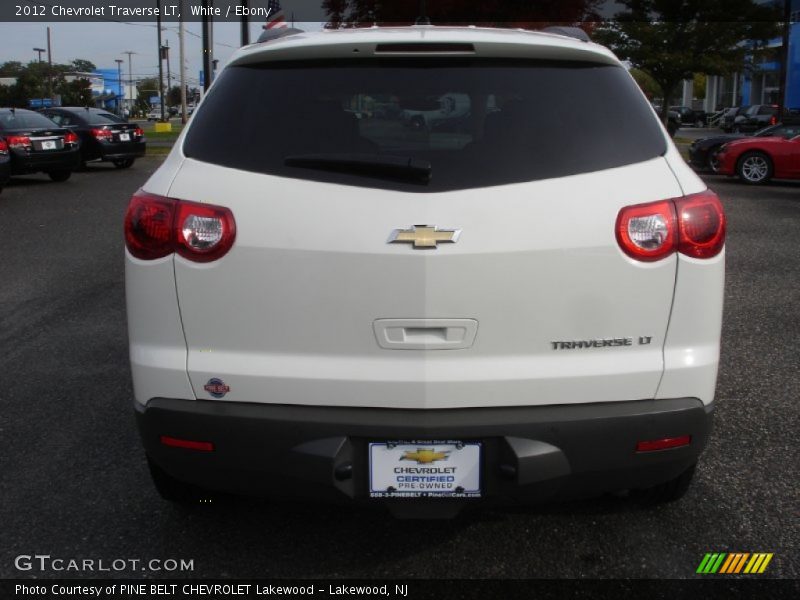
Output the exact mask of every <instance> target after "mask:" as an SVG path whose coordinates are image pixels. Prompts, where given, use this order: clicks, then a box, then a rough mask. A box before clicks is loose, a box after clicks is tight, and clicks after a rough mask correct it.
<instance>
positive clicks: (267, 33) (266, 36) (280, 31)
mask: <svg viewBox="0 0 800 600" xmlns="http://www.w3.org/2000/svg"><path fill="white" fill-rule="evenodd" d="M298 33H305V31H304V30H302V29H297V28H296V27H275V28H273V29H265V30H264V31H262V32H261V35H260V36H258V43H259V44H260V43H261V42H271V41H272V40H277V39H279V38H284V37H287V36H290V35H296V34H298Z"/></svg>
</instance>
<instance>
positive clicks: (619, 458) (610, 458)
mask: <svg viewBox="0 0 800 600" xmlns="http://www.w3.org/2000/svg"><path fill="white" fill-rule="evenodd" d="M711 413H712V407H711V406H704V405H703V404H702V403H701V402H700V401H699V400H697V399H694V398H677V399H670V400H637V401H626V402H611V403H602V404H577V405H556V406H537V407H504V408H470V409H451V410H394V409H373V408H338V407H313V406H288V405H268V404H243V403H235V402H222V401H216V402H215V401H203V400H197V401H195V400H175V399H163V398H156V399H153V400H151V401H150V402H149V403H148V404H147V406H146V407H144V408H143V407H141V406H138V405H137V420H138V424H139V429H140V432H141V435H142V439H143V442H144V445H145V449H146V451H147V453H148V455H149V456H150V457H151V458H152V459H153V460H154V461H155V462H156V463H157V464H158V465H159V466H161V467H162V468H163V469H164V470H165V471H167V472H168V473H169V474H170V475H172V476H173V477H175V478H177V479H180V480H183V481H186V482H188V483H193V484H197V485H200V486H202V487H205V488H208V489H215V490H224V491H231V492H240V493H250V494H263V495H270V496H274V497H304V498H311V499H316V500H322V501H329V502H337V501H349V502H352V501H364V502H370V501H371V502H375V500H370V499H369V497H368V492H367V487H368V484H367V480H368V464H367V446H368V443H369V442H370V441H392V440H415V441H416V440H419V441H425V440H462V441H480V442H481V443H482V447H483V453H482V460H483V464H482V469H481V470H482V481H481V487H482V490H483V497H482V498H481V499H480V500H479V501H480V502H485V503H496V504H515V503H530V502H535V501H537V500H544V499H552V498H554V497H558V498H561V497H576V496H584V495H594V494H598V493H602V492H604V491H612V490H618V489H628V488H638V487H649V486H652V485H656V484H658V483H662V482H665V481H668V480H670V479H672V478H674V477H676V476H677V475H679V474H680V473H681V472H683V471H684V470H685V469H686V468H688V467H689V466H690V465H691V464H693V463H694V462H695V461H696V460H697V457H698V456H699V454H700V453H701V452H702V450H703V448H704V447H705V445H706V441H707V438H708V434H709V430H710V427H711ZM162 435H167V436H171V437H176V438H182V439H189V440H197V441H210V442H213V444H214V451H213V452H196V451H192V450H186V449H183V448H174V447H169V446H164V445H162V444H161V443H160V437H161V436H162ZM685 435H690V436H691V444H690V445H688V446H684V447H680V448H673V449H669V450H661V451H656V452H646V453H637V452H636V450H635V449H636V443H637V442H638V441H643V440H655V439H661V438H666V437H678V436H685ZM451 501H452V502H456V501H457V500H455V499H452V500H447V499H435V500H432V502H433V503H442V502H445V503H447V502H451ZM458 501H460V502H467V503H473V502H475V500H473V499H467V500H458ZM391 502H392V503H395V502H396V503H404V504H405V505H406V506H408V505H409V502H411V503H413V502H415V501H414V500H409V499H400V500H392V501H391Z"/></svg>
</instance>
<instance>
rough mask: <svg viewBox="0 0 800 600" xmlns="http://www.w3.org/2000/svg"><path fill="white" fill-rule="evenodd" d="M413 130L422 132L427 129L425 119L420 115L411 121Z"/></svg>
mask: <svg viewBox="0 0 800 600" xmlns="http://www.w3.org/2000/svg"><path fill="white" fill-rule="evenodd" d="M411 129H416V130H418V131H419V130H422V129H425V118H424V117H420V116H419V115H418V116H416V117H414V118H413V119H411Z"/></svg>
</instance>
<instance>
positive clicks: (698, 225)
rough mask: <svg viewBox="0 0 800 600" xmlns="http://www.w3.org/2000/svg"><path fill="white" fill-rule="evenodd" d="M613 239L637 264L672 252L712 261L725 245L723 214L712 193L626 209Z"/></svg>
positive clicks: (620, 214) (717, 200) (715, 196)
mask: <svg viewBox="0 0 800 600" xmlns="http://www.w3.org/2000/svg"><path fill="white" fill-rule="evenodd" d="M616 236H617V242H618V243H619V246H620V248H621V249H622V251H623V252H625V254H627V255H628V256H630V257H631V258H635V259H636V260H640V261H647V262H651V261H656V260H660V259H662V258H665V257H667V256H669V255H670V254H672V253H673V252H675V251H677V252H680V253H681V254H685V255H686V256H690V257H692V258H711V257H712V256H716V255H717V254H719V253H720V251H721V250H722V247H723V245H724V244H725V213H724V212H723V210H722V204H721V203H720V201H719V198H718V197H717V195H716V194H715V193H714V192H712V191H711V190H706V191H704V192H700V193H699V194H691V195H689V196H683V197H681V198H673V199H672V200H661V201H659V202H651V203H649V204H637V205H635V206H626V207H625V208H623V209H622V210H621V211H620V212H619V215H618V216H617V224H616Z"/></svg>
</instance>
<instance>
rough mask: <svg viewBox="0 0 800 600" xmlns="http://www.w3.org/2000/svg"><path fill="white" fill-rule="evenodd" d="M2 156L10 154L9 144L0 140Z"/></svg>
mask: <svg viewBox="0 0 800 600" xmlns="http://www.w3.org/2000/svg"><path fill="white" fill-rule="evenodd" d="M0 154H8V144H7V143H6V141H5V140H4V139H2V138H0Z"/></svg>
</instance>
